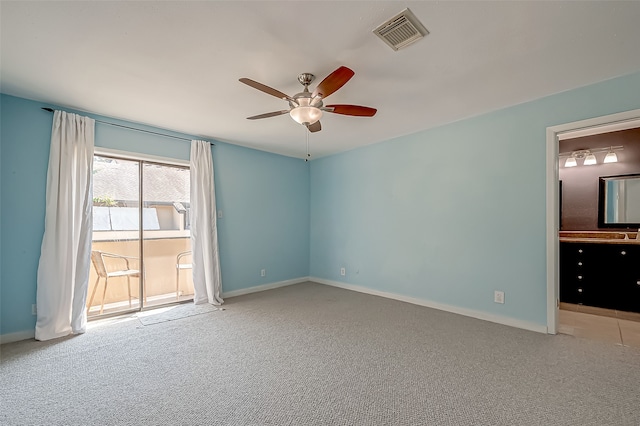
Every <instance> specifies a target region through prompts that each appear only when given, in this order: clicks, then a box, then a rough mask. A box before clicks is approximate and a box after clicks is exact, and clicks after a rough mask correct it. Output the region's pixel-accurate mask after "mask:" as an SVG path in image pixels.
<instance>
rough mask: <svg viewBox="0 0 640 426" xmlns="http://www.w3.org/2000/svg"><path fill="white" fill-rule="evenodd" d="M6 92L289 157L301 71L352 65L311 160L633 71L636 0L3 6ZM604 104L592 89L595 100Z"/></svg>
mask: <svg viewBox="0 0 640 426" xmlns="http://www.w3.org/2000/svg"><path fill="white" fill-rule="evenodd" d="M407 6H408V7H410V8H411V10H412V11H413V12H414V14H415V15H416V16H417V17H418V18H419V19H420V20H421V21H422V23H423V24H424V25H425V26H426V27H427V29H428V30H429V31H430V34H429V35H428V36H427V37H426V38H424V39H422V40H421V41H419V42H417V43H415V44H413V45H411V46H409V47H407V48H406V49H403V50H400V51H398V52H394V51H393V50H391V49H390V48H389V47H388V46H387V45H385V44H384V43H383V42H382V41H381V40H380V39H378V38H377V37H375V36H374V35H373V34H372V33H371V31H372V30H373V29H374V28H375V27H376V26H378V24H380V23H382V22H383V21H385V20H387V19H388V18H391V17H392V16H393V15H395V14H397V13H398V12H400V11H401V10H402V9H404V8H405V7H407ZM0 7H1V9H0V14H1V43H2V54H1V62H0V67H1V68H0V71H1V74H0V77H1V80H0V82H1V90H2V92H3V93H6V94H10V95H15V96H19V97H23V98H27V99H34V100H38V101H42V102H47V103H52V104H56V105H60V106H62V107H68V108H75V109H79V110H83V111H88V112H93V113H97V114H102V115H105V116H110V117H115V118H121V119H125V120H131V121H135V122H140V123H145V124H149V125H154V126H158V127H161V128H166V129H170V130H176V131H180V132H184V133H188V134H191V135H196V136H200V137H205V138H215V139H218V140H220V141H225V142H229V143H233V144H238V145H244V146H248V147H252V148H257V149H260V150H265V151H271V152H275V153H280V154H284V155H289V156H295V157H303V156H304V155H305V142H304V140H305V135H304V132H305V128H304V127H302V126H300V125H298V124H296V123H295V122H294V121H293V120H292V119H291V118H289V117H288V116H286V115H283V116H278V117H273V118H267V119H263V120H255V121H249V120H246V117H248V116H252V115H256V114H260V113H264V112H270V111H277V110H282V109H287V103H286V102H285V101H283V100H279V99H277V98H275V97H273V96H269V95H267V94H264V93H262V92H260V91H258V90H255V89H253V88H250V87H248V86H246V85H244V84H242V83H240V82H238V78H240V77H247V78H250V79H253V80H257V81H259V82H261V83H264V84H266V85H268V86H271V87H273V88H275V89H278V90H280V91H282V92H285V93H287V94H289V95H293V94H295V93H297V92H299V91H301V89H302V86H301V85H300V84H299V83H298V81H297V76H298V74H299V73H301V72H310V73H313V74H315V75H316V77H317V80H316V81H315V83H313V84H312V85H311V88H312V89H313V88H314V87H315V84H317V83H319V82H320V81H321V80H322V79H323V78H324V77H325V76H326V75H328V74H329V73H330V72H332V71H333V70H334V69H336V68H338V67H339V66H340V65H345V66H348V67H349V68H351V69H353V70H354V71H355V76H354V77H353V78H352V79H351V80H350V81H349V82H348V83H347V84H346V85H345V86H343V87H342V88H341V89H340V90H339V91H338V92H336V93H335V94H333V95H332V96H331V97H330V98H329V99H328V100H327V101H326V102H325V103H337V104H341V103H345V104H356V105H366V106H371V107H375V108H377V109H378V114H377V115H376V116H375V117H373V118H363V117H346V116H340V115H336V114H329V113H327V114H325V116H324V117H323V119H322V126H323V130H322V131H321V132H318V133H313V134H311V135H310V145H311V152H312V155H313V156H314V157H318V156H323V155H328V154H331V153H336V152H340V151H345V150H349V149H353V148H356V147H359V146H363V145H367V144H372V143H376V142H380V141H383V140H388V139H391V138H394V137H397V136H401V135H405V134H410V133H415V132H417V131H420V130H423V129H427V128H431V127H435V126H438V125H441V124H444V123H449V122H453V121H457V120H460V119H464V118H466V117H471V116H475V115H478V114H482V113H485V112H488V111H491V110H496V109H499V108H503V107H506V106H510V105H514V104H518V103H522V102H526V101H529V100H532V99H536V98H540V97H543V96H546V95H550V94H553V93H557V92H561V91H565V90H569V89H572V88H576V87H580V86H584V85H588V84H591V83H594V82H597V81H602V80H606V79H609V78H613V77H616V76H620V75H625V74H630V73H633V72H636V71H639V70H640V54H638V42H639V41H640V24H638V23H639V22H640V2H638V1H630V2H612V1H606V2H605V1H601V2H574V1H550V2H538V1H534V2H484V1H470V2H448V1H440V2H426V1H424V2H403V1H384V2H383V1H349V2H347V1H339V2H329V1H299V2H289V1H279V2H266V1H256V2H245V1H237V2H226V1H225V2H218V1H216V2H214V1H211V2H184V1H176V2H56V1H46V2H29V1H25V2H6V1H3V2H2V3H1V4H0ZM595 101H597V100H596V99H594V102H595Z"/></svg>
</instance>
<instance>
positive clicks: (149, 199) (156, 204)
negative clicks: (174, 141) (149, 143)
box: [142, 163, 193, 306]
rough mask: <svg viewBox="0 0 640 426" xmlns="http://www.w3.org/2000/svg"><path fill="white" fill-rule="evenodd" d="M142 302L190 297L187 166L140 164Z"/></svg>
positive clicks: (160, 301)
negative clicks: (142, 259)
mask: <svg viewBox="0 0 640 426" xmlns="http://www.w3.org/2000/svg"><path fill="white" fill-rule="evenodd" d="M142 188H143V189H142V194H143V203H142V204H143V211H144V212H145V214H143V215H142V221H143V223H144V227H143V234H142V244H143V248H144V250H143V253H144V265H145V277H146V279H145V283H146V286H145V290H146V292H145V295H146V299H145V302H146V303H145V304H146V306H151V305H161V304H165V303H170V302H175V301H181V300H188V299H193V283H192V281H191V233H190V231H189V228H190V226H189V169H188V168H186V167H177V166H170V165H166V164H157V163H144V164H143V166H142Z"/></svg>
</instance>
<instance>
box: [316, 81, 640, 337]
mask: <svg viewBox="0 0 640 426" xmlns="http://www.w3.org/2000/svg"><path fill="white" fill-rule="evenodd" d="M637 108H640V73H637V74H633V75H630V76H625V77H621V78H617V79H613V80H609V81H606V82H602V83H599V84H595V85H592V86H588V87H585V88H581V89H577V90H573V91H569V92H564V93H560V94H557V95H553V96H550V97H547V98H543V99H540V100H536V101H533V102H528V103H525V104H521V105H517V106H514V107H511V108H506V109H503V110H500V111H496V112H492V113H489V114H485V115H482V116H478V117H475V118H471V119H467V120H463V121H459V122H456V123H452V124H449V125H445V126H442V127H438V128H435V129H431V130H428V131H423V132H420V133H417V134H413V135H409V136H405V137H400V138H397V139H393V140H390V141H386V142H383V143H379V144H376V145H372V146H369V147H365V148H361V149H356V150H353V151H350V152H347V153H343V154H339V155H335V156H331V157H325V158H321V159H318V160H315V161H313V162H312V164H311V248H310V251H311V268H310V275H311V276H312V277H319V278H323V279H328V280H334V281H341V282H345V283H349V284H355V285H360V286H364V287H368V288H370V289H374V290H380V291H385V292H390V293H396V294H398V295H402V296H408V297H414V298H419V299H424V300H426V301H430V302H435V303H441V304H447V305H453V306H456V307H459V308H463V309H469V310H475V311H481V312H485V313H488V314H493V315H501V316H505V317H510V318H513V319H517V320H521V321H526V322H529V323H532V324H537V325H541V326H546V291H547V289H546V285H547V284H546V246H545V244H546V240H545V238H546V237H545V235H546V228H545V226H546V225H545V218H546V210H545V209H546V207H545V182H546V180H545V179H546V174H545V173H546V172H545V167H546V157H545V155H546V154H545V152H546V151H545V149H546V128H547V127H548V126H553V125H557V124H562V123H567V122H572V121H576V120H581V119H586V118H591V117H597V116H602V115H608V114H613V113H616V112H621V111H627V110H631V109H637ZM341 267H345V268H346V271H347V274H346V277H341V276H340V268H341ZM494 290H502V291H504V292H505V299H506V303H505V304H504V305H499V304H495V303H494V302H493V292H494Z"/></svg>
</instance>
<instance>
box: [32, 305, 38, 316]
mask: <svg viewBox="0 0 640 426" xmlns="http://www.w3.org/2000/svg"><path fill="white" fill-rule="evenodd" d="M31 315H38V305H36V304H35V303H34V304H33V305H31Z"/></svg>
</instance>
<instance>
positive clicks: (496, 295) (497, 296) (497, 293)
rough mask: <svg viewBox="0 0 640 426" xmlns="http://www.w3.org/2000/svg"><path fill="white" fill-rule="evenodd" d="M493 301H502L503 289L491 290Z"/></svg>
mask: <svg viewBox="0 0 640 426" xmlns="http://www.w3.org/2000/svg"><path fill="white" fill-rule="evenodd" d="M493 301H494V302H496V303H504V291H498V290H496V291H494V292H493Z"/></svg>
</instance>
